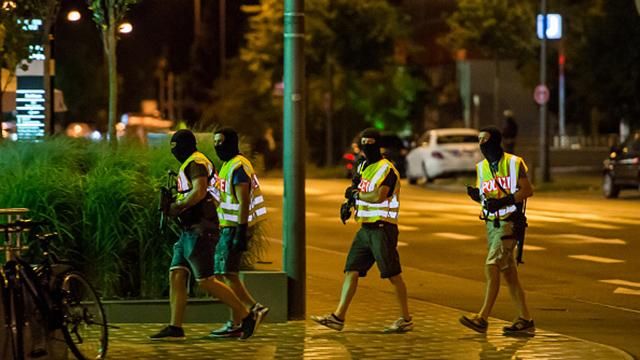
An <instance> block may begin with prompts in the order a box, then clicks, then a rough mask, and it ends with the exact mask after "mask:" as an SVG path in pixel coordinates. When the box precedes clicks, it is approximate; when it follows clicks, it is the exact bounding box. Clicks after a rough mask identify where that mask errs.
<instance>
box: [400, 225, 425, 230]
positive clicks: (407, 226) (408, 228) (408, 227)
mask: <svg viewBox="0 0 640 360" xmlns="http://www.w3.org/2000/svg"><path fill="white" fill-rule="evenodd" d="M419 229H420V228H419V227H417V226H409V225H398V230H401V231H418V230H419Z"/></svg>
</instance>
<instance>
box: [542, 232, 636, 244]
mask: <svg viewBox="0 0 640 360" xmlns="http://www.w3.org/2000/svg"><path fill="white" fill-rule="evenodd" d="M550 237H551V238H554V237H562V238H566V239H571V240H576V241H575V242H576V243H580V244H611V245H626V244H627V242H626V241H624V240H621V239H611V238H599V237H595V236H587V235H580V234H558V235H555V236H554V235H550Z"/></svg>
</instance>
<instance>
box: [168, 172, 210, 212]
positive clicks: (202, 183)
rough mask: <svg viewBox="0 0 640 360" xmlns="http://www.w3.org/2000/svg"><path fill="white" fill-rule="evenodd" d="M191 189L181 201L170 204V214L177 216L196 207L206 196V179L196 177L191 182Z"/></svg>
mask: <svg viewBox="0 0 640 360" xmlns="http://www.w3.org/2000/svg"><path fill="white" fill-rule="evenodd" d="M191 185H192V188H191V190H189V192H188V193H187V194H186V195H185V197H184V198H183V199H182V200H179V201H176V202H175V203H173V204H171V212H172V213H174V214H179V213H181V212H183V211H184V210H186V209H188V208H190V207H192V206H194V205H196V204H197V203H199V202H200V201H202V199H204V198H205V196H207V178H206V177H204V176H198V177H196V178H195V179H193V180H192V182H191Z"/></svg>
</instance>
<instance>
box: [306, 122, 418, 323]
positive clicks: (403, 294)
mask: <svg viewBox="0 0 640 360" xmlns="http://www.w3.org/2000/svg"><path fill="white" fill-rule="evenodd" d="M359 143H360V148H361V149H362V151H363V152H364V156H365V157H366V162H365V163H363V164H362V165H361V166H359V167H358V169H357V172H358V174H357V175H356V176H359V177H360V178H359V179H360V180H359V182H358V184H357V186H350V187H348V188H347V190H346V193H345V197H346V198H347V201H353V203H354V204H355V208H356V212H355V218H356V221H357V222H358V223H360V224H361V225H362V227H361V228H360V230H359V231H358V232H357V233H356V236H355V238H354V240H353V242H352V243H351V249H350V250H349V255H348V256H347V262H346V264H345V268H344V272H345V278H344V283H343V285H342V295H341V297H340V302H339V303H338V306H337V308H336V310H335V311H334V312H333V313H331V314H327V315H323V316H312V317H311V319H312V320H313V321H315V322H317V323H318V324H320V325H323V326H326V327H328V328H330V329H333V330H338V331H340V330H342V328H343V327H344V321H345V318H346V316H347V310H348V308H349V305H350V304H351V301H352V300H353V296H354V295H355V292H356V289H357V287H358V279H359V278H360V277H364V276H366V275H367V272H368V271H369V269H371V267H372V266H373V264H374V263H376V264H377V265H378V269H379V270H380V276H381V277H382V278H383V279H389V281H390V282H391V284H392V286H393V288H394V290H395V292H396V295H397V299H398V302H399V305H400V311H399V315H400V317H399V318H398V320H396V321H395V322H394V323H393V324H391V325H390V326H388V327H386V328H385V331H386V332H407V331H410V330H412V329H413V320H412V318H411V314H410V313H409V305H408V301H407V287H406V285H405V283H404V280H403V279H402V274H401V273H402V267H401V265H400V255H399V254H398V249H397V245H398V211H399V209H400V199H399V195H400V174H399V173H398V170H396V168H395V166H393V163H391V161H389V160H387V159H384V158H383V157H382V155H381V154H380V132H378V131H377V130H375V129H366V130H364V131H363V132H362V133H361V134H360V141H359ZM341 219H342V220H343V222H345V221H346V220H347V219H348V217H347V218H346V219H345V218H344V217H343V216H342V215H341Z"/></svg>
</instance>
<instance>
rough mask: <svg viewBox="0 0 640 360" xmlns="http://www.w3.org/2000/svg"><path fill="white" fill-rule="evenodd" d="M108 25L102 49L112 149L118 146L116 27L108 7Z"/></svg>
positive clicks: (111, 10)
mask: <svg viewBox="0 0 640 360" xmlns="http://www.w3.org/2000/svg"><path fill="white" fill-rule="evenodd" d="M108 10H109V26H107V28H106V30H104V32H103V41H104V51H105V56H106V57H107V67H108V71H109V125H108V126H109V143H110V144H111V147H112V148H113V149H115V148H117V147H118V139H117V137H116V126H115V125H116V116H117V110H118V71H117V63H116V45H117V40H116V27H117V24H115V20H114V16H113V9H112V8H111V7H110V8H109V9H108Z"/></svg>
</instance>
